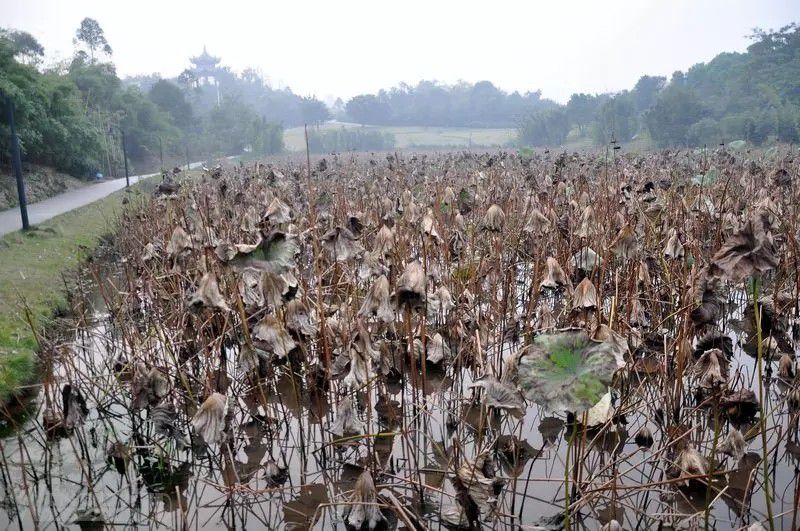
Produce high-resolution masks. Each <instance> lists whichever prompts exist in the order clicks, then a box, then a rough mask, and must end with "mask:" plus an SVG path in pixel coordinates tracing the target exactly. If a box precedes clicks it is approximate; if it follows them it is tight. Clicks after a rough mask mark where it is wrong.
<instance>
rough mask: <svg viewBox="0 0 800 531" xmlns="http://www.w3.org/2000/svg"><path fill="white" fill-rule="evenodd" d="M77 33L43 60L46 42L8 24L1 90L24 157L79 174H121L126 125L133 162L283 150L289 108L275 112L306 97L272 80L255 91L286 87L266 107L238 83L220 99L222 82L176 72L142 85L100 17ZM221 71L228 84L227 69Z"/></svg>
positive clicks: (5, 134) (0, 123) (0, 129)
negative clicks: (131, 76) (70, 45)
mask: <svg viewBox="0 0 800 531" xmlns="http://www.w3.org/2000/svg"><path fill="white" fill-rule="evenodd" d="M74 42H75V43H76V47H75V51H74V54H73V56H72V57H71V58H69V59H68V60H66V61H63V62H60V63H57V64H54V65H50V66H48V67H43V66H42V61H43V57H44V48H43V47H42V46H41V45H40V44H39V42H38V41H37V40H36V39H35V37H34V36H32V35H30V34H29V33H26V32H22V31H15V30H0V91H2V92H3V93H4V94H6V95H8V96H9V97H10V98H11V100H12V101H13V102H14V106H15V121H16V126H17V132H18V136H19V139H20V147H21V149H22V152H23V158H24V160H26V161H28V162H36V163H40V164H45V165H48V166H52V167H54V168H56V169H58V170H61V171H64V172H67V173H70V174H72V175H76V176H82V177H86V176H89V175H93V174H94V173H95V172H98V171H100V172H102V173H106V174H111V175H119V174H120V173H121V167H122V164H123V161H122V137H123V133H124V136H125V147H126V150H127V152H128V158H129V163H130V165H131V167H132V170H133V171H138V170H145V169H153V168H156V167H157V166H158V164H160V160H161V157H162V155H163V157H164V160H165V165H166V164H169V163H172V164H174V163H183V162H185V161H186V159H187V157H188V158H191V159H192V160H197V159H202V158H205V157H209V156H213V155H228V154H238V153H242V152H243V151H245V150H247V151H250V152H252V153H253V154H256V155H266V154H271V153H277V152H280V151H281V150H282V149H283V126H282V125H281V123H280V122H281V121H282V120H283V119H284V118H285V117H284V116H283V115H280V114H279V113H278V112H274V113H273V112H269V111H270V110H279V109H284V108H285V107H286V105H285V104H284V102H283V101H282V100H281V98H283V99H289V100H293V101H294V100H297V101H299V102H301V103H302V102H304V101H306V100H305V99H303V98H300V97H299V96H294V95H293V94H291V92H288V91H270V90H269V89H268V88H266V87H264V86H261V89H260V90H261V92H260V93H259V91H258V90H256V89H255V88H253V89H252V93H253V94H255V95H256V96H255V97H258V94H265V95H267V96H269V95H275V94H278V96H275V97H274V98H273V99H272V100H269V101H266V100H267V99H268V98H267V96H265V98H264V100H265V101H262V102H261V104H260V105H259V106H258V107H256V106H254V105H252V104H250V103H248V98H245V97H244V96H245V94H240V93H238V92H235V91H230V92H229V93H225V94H224V96H222V97H219V98H218V97H217V95H216V90H215V91H214V98H213V100H212V99H211V98H210V97H209V95H208V92H209V87H194V88H192V87H189V86H188V85H187V86H180V85H179V84H177V83H174V82H172V81H168V80H158V79H156V80H153V83H151V84H150V86H148V87H146V88H144V89H143V88H142V87H140V86H137V85H136V84H135V83H124V82H123V81H122V80H121V79H120V78H119V76H118V75H117V72H116V68H115V66H114V63H113V62H112V61H111V58H112V54H113V50H112V47H111V45H110V44H109V43H108V42H107V40H106V37H105V34H104V32H103V30H102V28H101V27H100V25H99V24H98V23H97V21H95V20H93V19H90V18H87V19H84V20H83V22H82V23H81V26H80V27H79V28H78V29H77V31H76V33H75V40H74ZM219 77H220V78H221V82H222V83H223V86H225V87H227V85H224V83H226V79H227V78H226V77H225V76H224V75H221V76H219ZM251 84H252V85H253V86H254V87H255V85H256V82H255V81H253V82H252V83H251ZM242 92H243V91H242ZM250 99H252V98H250ZM312 101H315V100H312ZM317 103H318V104H320V105H322V104H321V103H320V102H317ZM322 106H323V107H324V105H322ZM301 121H302V118H297V119H295V120H294V121H293V122H292V123H300V122H301ZM8 138H9V128H8V121H7V117H6V113H5V112H4V113H2V117H0V145H3V146H7V145H8ZM7 159H8V150H6V149H2V150H0V161H2V162H7Z"/></svg>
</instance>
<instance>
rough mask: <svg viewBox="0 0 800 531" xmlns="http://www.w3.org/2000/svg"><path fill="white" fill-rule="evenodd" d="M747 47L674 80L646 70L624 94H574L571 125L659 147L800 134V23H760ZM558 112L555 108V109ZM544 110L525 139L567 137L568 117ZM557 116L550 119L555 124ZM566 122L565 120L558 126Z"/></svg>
mask: <svg viewBox="0 0 800 531" xmlns="http://www.w3.org/2000/svg"><path fill="white" fill-rule="evenodd" d="M751 38H752V40H753V43H752V44H751V45H750V46H749V47H748V48H747V51H746V52H745V53H722V54H719V55H718V56H716V57H715V58H714V59H713V60H711V61H709V62H708V63H701V64H696V65H694V66H692V67H691V68H690V69H689V70H688V71H687V72H685V73H684V72H680V71H678V72H675V73H674V74H673V75H672V76H671V78H670V79H669V81H667V79H666V78H665V77H660V76H642V77H641V78H640V79H639V81H638V82H637V83H636V85H635V86H634V87H633V88H632V89H631V90H625V91H622V92H619V93H617V94H599V95H589V94H573V95H572V97H571V98H570V99H569V101H568V102H567V104H566V105H564V106H563V109H564V110H565V111H566V115H567V118H568V129H569V131H570V132H571V133H570V134H574V135H575V136H576V137H582V136H589V137H590V138H591V139H592V140H593V141H594V142H595V144H597V145H603V144H608V143H609V142H611V141H612V140H617V141H619V142H629V141H631V140H634V139H635V138H637V137H638V136H639V135H643V134H644V135H647V136H648V137H649V138H650V139H651V141H652V143H653V144H654V145H655V146H656V147H692V146H701V145H717V144H719V143H721V142H729V141H732V140H739V139H741V140H746V141H748V142H750V143H752V144H756V145H762V144H764V143H766V142H770V141H780V142H790V143H792V142H797V141H798V140H800V30H799V29H798V28H797V26H796V25H794V24H791V25H788V26H785V27H783V28H781V29H779V30H777V31H763V30H755V31H754V33H753V35H752V37H751ZM548 112H551V111H548ZM555 116H558V115H552V114H547V113H545V112H543V111H537V112H534V113H531V114H530V115H528V116H526V117H525V118H523V119H522V120H521V121H520V123H519V125H518V128H519V138H520V142H521V143H523V144H524V145H532V146H544V145H558V144H562V143H563V142H564V140H565V139H566V137H567V135H565V134H564V133H563V122H560V121H556V120H555V119H554V117H555ZM548 124H549V126H548ZM556 125H561V126H562V127H556Z"/></svg>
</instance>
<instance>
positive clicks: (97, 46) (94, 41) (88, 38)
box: [74, 17, 111, 63]
mask: <svg viewBox="0 0 800 531" xmlns="http://www.w3.org/2000/svg"><path fill="white" fill-rule="evenodd" d="M74 42H75V44H78V43H82V44H83V45H84V46H85V47H86V48H87V49H88V50H89V57H90V58H91V60H92V62H93V63H94V61H95V56H94V54H95V52H96V51H101V52H103V53H104V54H106V55H109V56H110V55H111V45H110V44H108V41H107V40H106V35H105V32H104V31H103V28H101V27H100V23H99V22H97V21H96V20H95V19H93V18H89V17H86V18H84V19H83V20H82V21H81V25H80V26H79V27H78V30H77V31H76V32H75V40H74Z"/></svg>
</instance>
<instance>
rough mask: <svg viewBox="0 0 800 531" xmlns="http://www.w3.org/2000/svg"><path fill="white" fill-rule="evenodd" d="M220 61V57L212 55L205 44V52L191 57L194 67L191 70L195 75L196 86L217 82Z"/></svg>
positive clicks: (190, 60)
mask: <svg viewBox="0 0 800 531" xmlns="http://www.w3.org/2000/svg"><path fill="white" fill-rule="evenodd" d="M219 61H220V59H219V57H214V56H213V55H210V54H209V53H208V51H207V50H206V47H205V46H203V53H201V54H200V55H198V56H197V57H191V58H189V62H191V63H192V68H190V69H189V71H190V72H191V73H192V76H193V77H194V82H195V86H197V87H199V86H201V85H216V84H217V73H218V72H219V66H218V65H219Z"/></svg>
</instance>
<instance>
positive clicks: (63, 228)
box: [0, 180, 154, 403]
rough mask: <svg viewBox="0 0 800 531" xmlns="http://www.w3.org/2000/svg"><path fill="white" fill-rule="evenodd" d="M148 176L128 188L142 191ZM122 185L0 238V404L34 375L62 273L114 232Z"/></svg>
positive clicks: (60, 298) (60, 304)
mask: <svg viewBox="0 0 800 531" xmlns="http://www.w3.org/2000/svg"><path fill="white" fill-rule="evenodd" d="M153 182H154V181H153V180H149V182H148V180H145V181H143V182H142V183H139V184H136V185H134V186H132V187H131V189H132V190H134V193H136V191H137V190H144V189H146V188H148V187H152V185H153ZM126 195H132V194H129V193H128V192H126V191H125V190H124V189H123V190H120V191H118V192H115V193H113V194H111V195H110V196H108V197H105V198H103V199H100V200H99V201H96V202H94V203H91V204H89V205H86V206H84V207H81V208H79V209H76V210H73V211H71V212H67V213H65V214H61V215H60V216H56V217H55V218H53V219H51V220H49V221H46V222H44V223H42V224H40V225H37V226H36V227H34V229H33V230H31V231H30V232H27V233H25V232H15V233H11V234H7V235H5V236H3V237H2V239H0V403H2V402H4V401H5V400H7V399H8V398H9V397H10V396H11V394H12V393H13V392H14V391H15V390H16V389H18V388H19V387H20V386H24V385H27V384H30V383H33V381H34V379H35V377H36V349H37V342H36V337H35V335H34V333H33V331H32V330H31V326H30V325H29V323H28V321H27V318H26V311H25V307H26V306H27V308H28V309H29V311H30V316H31V319H32V321H33V325H34V326H35V327H36V329H37V330H41V329H43V328H44V327H45V326H46V325H47V323H48V321H49V320H50V319H51V318H52V316H53V315H54V313H55V312H56V311H58V310H59V309H63V308H64V307H65V306H66V296H65V295H66V294H65V292H64V281H63V278H62V273H63V272H66V271H70V270H75V269H76V268H77V267H78V266H79V265H80V263H81V262H82V261H84V260H85V259H86V258H87V257H88V256H89V255H90V254H91V253H92V251H93V250H94V249H95V248H96V246H97V244H98V242H99V241H100V239H101V238H102V237H103V236H106V235H109V234H111V233H113V231H114V229H115V228H116V225H117V223H116V220H117V216H118V213H119V212H120V210H121V209H122V207H123V205H122V200H123V198H124V197H125V196H126Z"/></svg>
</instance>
